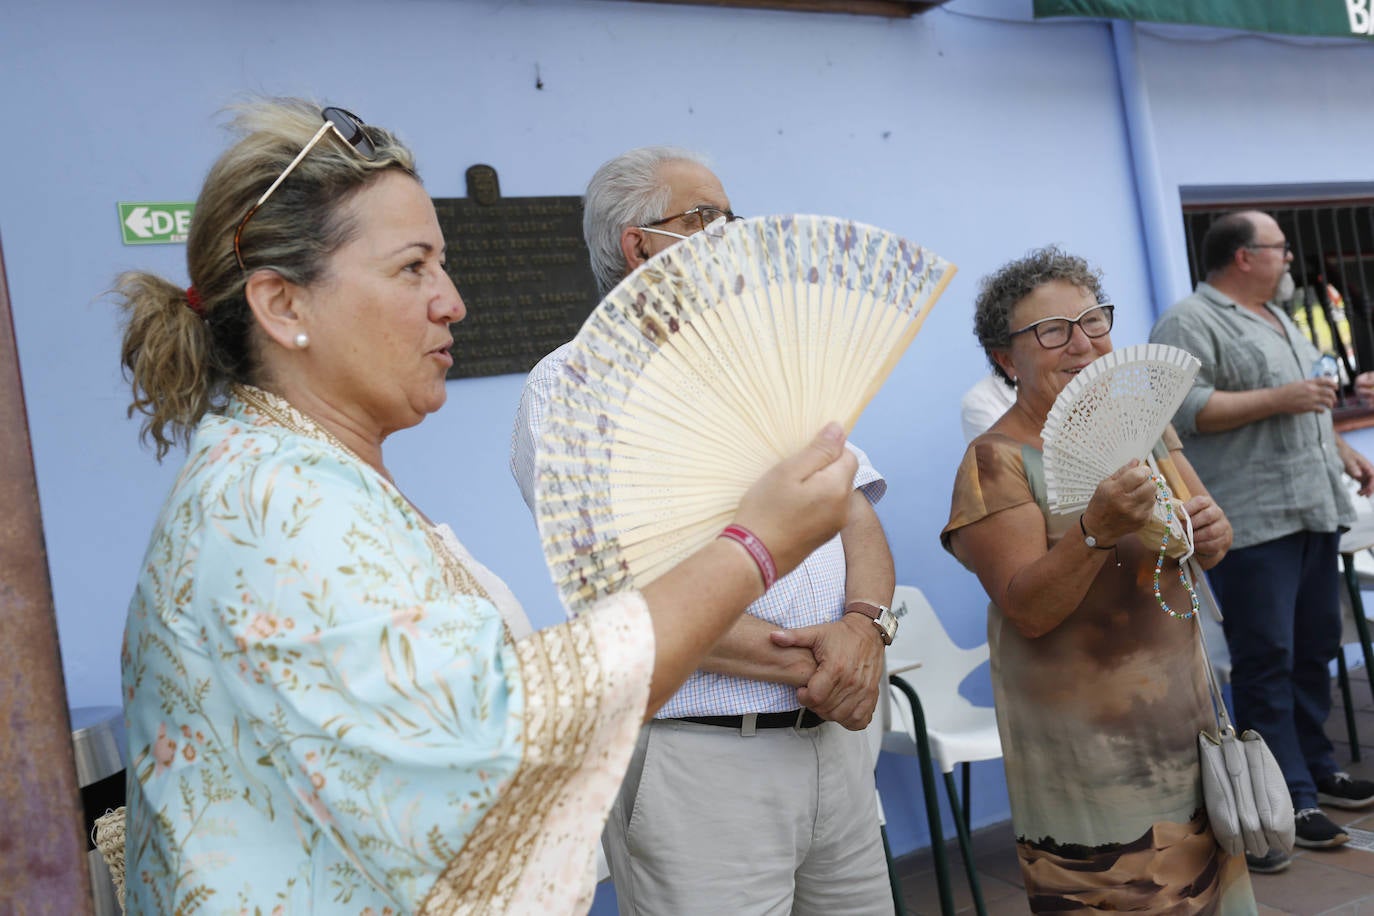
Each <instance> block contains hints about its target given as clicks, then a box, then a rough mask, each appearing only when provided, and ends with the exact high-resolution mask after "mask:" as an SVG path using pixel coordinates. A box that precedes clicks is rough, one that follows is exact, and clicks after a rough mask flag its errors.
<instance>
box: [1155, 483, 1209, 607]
mask: <svg viewBox="0 0 1374 916" xmlns="http://www.w3.org/2000/svg"><path fill="white" fill-rule="evenodd" d="M1150 479H1151V480H1152V481H1154V484H1155V502H1156V503H1159V504H1161V505H1163V507H1164V536H1163V537H1162V538H1161V539H1160V541H1159V556H1158V557H1157V558H1156V559H1155V578H1154V587H1155V588H1154V591H1155V600H1156V601H1158V602H1159V606H1160V607H1161V608H1163V610H1164V613H1166V614H1168V615H1169V616H1170V617H1172V618H1174V619H1175V620H1191V619H1192V618H1193V617H1195V616H1196V615H1197V611H1198V600H1197V592H1195V591H1193V586H1192V583H1190V582H1189V581H1188V577H1187V576H1185V575H1184V574H1183V561H1182V560H1181V559H1180V561H1179V564H1178V581H1179V582H1182V583H1183V588H1184V589H1185V590H1186V591H1187V592H1188V601H1189V604H1190V605H1191V610H1189V611H1188V612H1187V613H1186V614H1184V613H1180V612H1178V611H1176V610H1174V609H1173V608H1171V607H1169V602H1167V601H1165V600H1164V595H1163V594H1162V593H1161V592H1160V590H1159V576H1160V573H1162V572H1163V571H1164V551H1165V550H1166V549H1167V548H1168V546H1169V529H1170V526H1172V524H1173V521H1174V499H1173V496H1174V494H1173V493H1171V492H1169V485H1168V484H1166V483H1165V482H1164V478H1163V477H1162V476H1161V475H1159V474H1157V473H1155V474H1151V475H1150Z"/></svg>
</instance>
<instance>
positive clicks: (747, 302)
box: [535, 216, 955, 612]
mask: <svg viewBox="0 0 1374 916" xmlns="http://www.w3.org/2000/svg"><path fill="white" fill-rule="evenodd" d="M954 270H955V268H954V266H953V265H952V264H950V263H949V262H947V261H945V260H944V259H943V258H941V257H939V256H937V255H935V254H933V253H931V252H930V251H927V250H926V249H924V248H921V247H920V246H918V245H915V244H912V243H911V242H908V241H906V240H904V239H901V238H899V237H897V236H895V235H892V234H890V233H887V232H884V231H882V230H879V229H875V228H873V227H871V226H865V225H862V224H859V223H854V222H849V221H846V220H840V219H835V218H831V217H822V216H774V217H761V218H756V219H749V220H741V221H737V222H733V223H729V224H727V225H726V226H725V227H724V229H723V230H716V231H711V232H709V233H705V232H704V233H698V234H696V235H693V236H691V237H690V238H689V239H687V240H686V241H683V242H679V243H678V244H676V245H674V246H673V247H671V248H669V249H667V250H666V251H665V252H663V253H662V254H660V255H658V256H656V257H655V258H653V259H652V260H650V261H649V262H648V263H646V264H644V265H641V266H640V267H639V268H638V269H637V270H636V271H635V272H634V273H632V274H630V276H628V277H626V278H625V280H623V281H622V282H621V283H620V285H618V286H617V287H616V288H615V289H614V290H612V291H611V293H610V294H609V295H608V296H607V297H606V299H605V300H604V301H603V302H602V303H601V304H600V305H599V306H598V307H597V309H596V311H595V312H593V313H592V316H591V317H590V318H588V319H587V322H586V324H584V325H583V326H582V330H581V331H579V332H578V335H577V338H576V340H574V342H573V345H572V348H571V349H570V351H569V354H568V359H567V362H566V363H565V365H564V367H563V370H562V372H561V373H560V375H559V377H558V378H557V380H556V382H555V385H554V388H553V390H552V392H551V394H550V400H549V409H548V415H547V419H546V420H545V424H544V428H543V429H544V432H543V436H542V441H541V442H540V444H539V452H538V456H537V458H536V465H535V467H536V486H535V491H536V510H535V514H536V516H537V518H538V521H539V531H540V534H541V536H542V538H543V542H544V555H545V559H546V560H547V561H548V564H549V568H550V571H551V572H552V574H553V578H554V582H555V583H556V584H557V585H558V587H559V590H560V592H561V593H562V595H563V600H564V602H565V603H566V604H567V606H568V607H569V609H570V610H572V611H574V612H576V611H580V610H582V609H584V608H585V607H587V606H588V605H589V604H591V603H592V602H594V601H596V600H597V599H598V598H600V597H602V596H604V595H607V594H611V593H614V592H617V591H621V590H623V589H625V588H628V587H631V586H632V585H637V586H643V585H645V584H647V583H649V582H651V581H653V580H654V579H655V578H657V577H658V576H659V575H661V574H662V573H663V572H664V571H666V570H667V569H669V568H671V567H672V566H673V565H675V564H676V563H677V562H678V561H680V560H681V559H683V558H684V557H686V556H687V555H689V554H690V553H692V552H694V551H696V550H697V549H699V548H700V547H701V546H702V545H704V544H706V543H707V542H709V541H710V540H711V539H712V538H714V537H716V536H717V535H718V534H719V533H720V532H721V530H722V529H724V528H725V526H726V525H728V524H729V523H730V520H731V518H732V517H733V515H734V512H735V510H736V508H737V507H738V505H739V500H740V497H741V496H742V495H743V494H744V491H745V490H746V489H748V487H749V486H750V485H751V484H752V483H753V482H754V481H755V480H756V479H757V478H758V477H759V475H760V474H761V473H763V471H765V470H766V469H768V468H769V467H771V466H772V465H774V464H775V463H776V462H777V461H778V460H780V459H781V458H783V457H785V456H787V455H790V454H792V453H793V452H795V451H797V450H798V449H800V448H801V447H802V446H804V445H805V444H806V443H807V442H809V441H810V439H811V437H812V436H814V435H815V434H816V432H817V431H818V430H819V429H820V428H821V426H823V425H824V424H825V422H827V421H829V420H838V421H840V422H841V423H843V424H844V425H845V428H846V429H852V428H853V425H854V422H855V421H856V420H857V419H858V416H859V413H860V412H861V411H862V410H863V408H864V407H865V406H867V404H868V402H869V400H870V399H871V398H872V397H873V395H874V394H876V393H877V390H878V388H879V386H880V385H881V384H882V383H883V381H884V380H885V379H886V378H887V376H888V374H889V373H890V372H891V371H892V369H893V367H895V366H896V364H897V360H898V359H899V358H900V357H901V355H902V353H903V351H905V349H906V347H907V345H908V344H910V343H911V340H912V338H914V337H915V336H916V332H917V331H918V330H919V329H920V327H921V324H922V322H923V321H924V320H925V317H926V314H927V313H928V312H929V310H930V308H931V306H932V305H933V304H934V303H935V300H936V298H938V297H939V295H940V294H941V293H942V292H943V291H944V289H945V286H946V285H947V284H948V283H949V281H950V279H951V278H952V277H953V275H954Z"/></svg>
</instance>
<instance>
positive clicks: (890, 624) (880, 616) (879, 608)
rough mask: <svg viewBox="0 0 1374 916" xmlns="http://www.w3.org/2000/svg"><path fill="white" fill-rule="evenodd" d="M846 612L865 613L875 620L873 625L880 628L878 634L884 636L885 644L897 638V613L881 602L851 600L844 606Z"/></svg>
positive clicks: (887, 644) (890, 643)
mask: <svg viewBox="0 0 1374 916" xmlns="http://www.w3.org/2000/svg"><path fill="white" fill-rule="evenodd" d="M844 612H845V613H846V614H863V615H864V616H865V617H867V618H868V619H870V620H872V621H873V625H874V626H875V627H877V628H878V635H879V636H881V637H882V638H883V645H885V646H890V645H892V640H894V639H896V638H897V615H896V614H893V613H892V611H890V610H888V609H887V607H885V606H884V605H881V604H869V603H868V602H867V601H851V602H849V603H848V604H846V605H845V606H844Z"/></svg>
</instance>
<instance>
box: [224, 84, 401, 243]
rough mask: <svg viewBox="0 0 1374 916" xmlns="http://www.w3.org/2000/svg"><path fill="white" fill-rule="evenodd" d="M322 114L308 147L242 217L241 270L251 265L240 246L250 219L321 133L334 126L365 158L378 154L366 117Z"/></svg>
mask: <svg viewBox="0 0 1374 916" xmlns="http://www.w3.org/2000/svg"><path fill="white" fill-rule="evenodd" d="M320 115H321V116H322V117H323V118H324V123H323V124H321V125H320V129H319V130H317V131H315V136H313V137H311V138H310V142H309V143H307V144H305V147H304V148H302V149H301V151H300V152H299V153H297V154H296V158H295V159H292V160H291V163H290V164H289V165H288V166H287V167H286V168H284V169H282V173H281V174H280V175H278V176H277V180H276V181H274V182H272V184H271V185H269V186H268V188H267V190H266V191H263V192H262V196H261V197H259V198H258V202H257V203H255V204H253V206H252V207H250V208H249V210H248V212H247V213H245V214H244V216H243V219H241V220H240V221H239V227H238V228H237V229H235V230H234V259H235V260H236V261H238V262H239V270H246V269H247V268H245V267H244V264H243V252H242V251H240V250H239V239H241V238H242V237H243V227H245V226H247V225H248V221H249V220H250V219H252V218H253V214H255V213H257V212H258V210H259V209H260V208H261V207H262V205H263V204H264V203H266V202H267V198H269V197H271V196H272V192H273V191H275V190H277V187H278V186H279V185H280V184H281V183H282V182H283V181H285V180H286V176H287V175H290V174H291V173H292V172H293V171H295V169H296V166H298V165H300V163H301V160H302V159H304V158H305V155H306V153H308V152H310V151H311V150H312V149H314V148H315V144H317V143H319V142H320V138H321V137H323V136H324V135H325V134H327V133H329V132H330V131H331V130H332V131H334V133H335V135H337V136H338V138H339V139H340V140H342V141H343V142H345V143H347V144H348V145H349V146H350V147H352V148H353V149H354V150H355V151H356V152H357V153H358V155H359V156H362V157H363V158H364V159H371V158H372V157H373V156H375V155H377V149H376V147H374V146H373V145H372V141H371V140H369V139H368V138H367V131H365V130H363V119H362V118H360V117H358V116H357V115H355V114H354V113H353V112H351V111H347V110H345V109H343V108H326V109H324V110H322V111H321V112H320Z"/></svg>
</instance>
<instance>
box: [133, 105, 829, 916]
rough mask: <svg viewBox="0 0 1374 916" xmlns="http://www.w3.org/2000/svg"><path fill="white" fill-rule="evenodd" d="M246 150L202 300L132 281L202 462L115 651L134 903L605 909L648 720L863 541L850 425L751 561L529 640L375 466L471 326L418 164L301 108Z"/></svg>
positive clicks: (212, 200) (758, 512)
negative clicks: (739, 637)
mask: <svg viewBox="0 0 1374 916" xmlns="http://www.w3.org/2000/svg"><path fill="white" fill-rule="evenodd" d="M235 126H236V127H237V129H238V131H239V133H240V134H241V138H240V139H239V140H238V141H237V142H236V143H235V144H234V145H233V146H231V147H230V148H229V150H228V151H226V152H225V153H224V154H223V155H222V156H221V157H220V159H219V161H218V162H216V163H215V165H214V167H213V168H212V169H211V170H210V173H209V175H208V176H207V178H206V180H205V185H204V188H203V189H202V191H201V194H200V198H199V200H198V202H197V205H196V216H195V220H194V223H193V226H192V229H191V233H190V238H189V240H188V243H187V262H188V267H189V272H190V278H191V281H192V285H191V286H190V288H188V289H183V288H181V287H180V286H178V285H176V284H172V283H170V282H168V281H166V280H163V279H160V278H158V277H154V276H152V275H149V274H144V273H129V274H125V275H123V276H122V277H121V278H120V280H119V283H118V292H119V294H120V296H121V299H122V302H123V304H124V306H125V308H126V310H127V327H126V332H125V336H124V343H123V362H124V366H125V368H126V370H127V373H128V375H129V376H130V379H131V382H132V386H133V393H134V398H133V405H132V407H131V408H130V413H131V414H132V413H133V412H134V411H136V410H137V411H140V412H142V413H143V414H144V415H145V418H144V433H145V435H146V436H148V437H150V438H151V439H152V441H153V442H154V443H155V444H156V447H157V452H158V456H159V458H161V457H162V456H163V455H165V454H166V452H167V451H168V450H169V449H170V448H171V447H172V446H173V445H175V444H179V443H185V444H186V445H187V450H188V455H187V459H186V464H185V466H184V468H183V469H182V471H181V474H180V476H179V477H178V478H177V481H176V483H175V485H174V487H173V489H172V492H171V494H170V496H169V497H168V499H167V502H166V504H165V505H164V507H163V510H162V513H161V516H160V518H159V519H158V522H157V525H156V528H155V530H154V532H153V535H152V539H151V542H150V544H149V547H148V552H147V555H146V559H145V562H144V565H143V569H142V573H141V575H140V577H139V581H138V586H137V590H136V592H135V595H134V598H133V601H132V603H131V605H130V609H129V620H128V626H127V629H126V633H125V645H124V651H123V658H122V661H123V681H124V689H125V711H126V718H127V721H128V729H129V749H130V755H131V766H130V779H129V801H128V807H129V815H128V820H129V824H128V834H127V867H126V876H127V877H126V881H127V894H128V906H129V909H130V911H132V912H136V913H172V912H190V911H192V910H196V909H199V908H206V909H207V910H213V911H215V912H221V911H228V910H232V911H235V912H240V911H242V912H261V913H291V914H304V913H331V914H332V913H358V914H382V913H388V912H391V913H400V912H426V913H453V912H530V913H567V912H579V911H583V910H585V909H586V907H587V906H588V903H589V900H590V895H591V890H592V863H593V854H594V850H595V844H596V841H597V837H598V834H599V832H600V830H601V824H602V821H603V820H604V819H605V816H606V812H607V810H608V808H609V806H610V804H611V801H612V798H613V795H614V793H615V790H616V788H617V784H618V783H619V780H620V777H621V774H622V773H623V772H624V770H625V767H626V765H627V763H628V760H629V755H630V752H631V750H632V748H633V746H634V742H635V736H636V734H637V732H638V729H639V726H640V724H641V723H642V721H643V720H644V719H645V718H646V717H647V716H650V715H652V713H653V711H654V710H655V709H656V708H657V707H658V705H659V704H661V703H662V702H663V701H664V700H665V699H666V698H667V697H668V696H670V695H671V694H672V693H673V691H674V690H675V689H676V688H677V686H678V685H679V684H681V683H682V681H683V680H684V679H685V678H686V676H687V675H688V674H689V673H690V672H691V671H692V670H693V669H695V668H696V667H697V665H698V663H699V662H700V660H701V658H702V657H703V656H704V654H705V652H706V651H707V649H708V648H709V647H710V646H711V645H712V644H713V643H714V641H715V640H716V638H717V637H719V636H720V635H721V634H722V633H723V632H724V631H725V630H726V629H727V628H728V627H729V626H730V624H731V623H732V622H733V621H734V619H735V618H736V617H737V616H738V615H739V614H740V613H741V612H742V611H743V610H744V608H745V607H746V606H747V605H748V604H749V603H750V602H752V601H753V600H755V599H756V598H757V597H758V596H759V595H760V594H761V593H762V591H763V590H764V589H765V588H766V587H767V585H768V584H769V583H770V582H771V581H772V577H773V576H775V575H780V574H783V573H785V572H786V571H788V570H790V569H792V568H793V567H794V566H796V565H797V563H799V562H800V561H801V560H802V559H803V558H804V557H805V556H806V555H807V554H808V553H809V552H810V551H811V550H812V549H814V548H815V547H817V546H818V545H820V544H821V543H823V542H824V541H826V540H827V539H829V538H830V537H831V536H833V535H834V534H835V532H836V531H837V530H838V529H839V528H840V526H841V525H842V524H843V522H844V513H845V508H844V507H845V506H846V504H847V501H848V496H849V490H850V481H851V479H852V475H853V473H854V459H853V458H852V457H848V456H847V454H846V450H845V449H844V447H843V438H844V437H843V433H842V432H841V430H840V429H839V427H838V426H836V425H834V424H831V425H830V426H827V427H826V429H825V430H823V431H821V432H820V433H819V434H818V435H817V437H816V439H815V440H813V442H812V444H811V445H810V446H809V447H808V448H807V449H805V450H803V451H802V452H801V453H799V454H797V455H795V456H793V457H792V458H790V459H788V460H787V461H784V462H782V463H781V464H779V465H778V466H777V467H775V468H774V469H773V470H771V471H770V472H769V473H767V474H766V475H764V477H762V478H761V479H760V480H759V481H758V482H757V483H756V484H755V485H754V487H753V488H752V489H750V490H749V492H748V493H747V494H746V495H745V497H744V499H743V500H742V502H741V504H740V507H739V510H738V513H737V515H736V519H735V521H736V524H737V525H738V526H739V528H740V529H741V530H743V531H747V532H752V534H753V535H754V536H755V537H754V538H753V539H748V538H745V539H746V540H751V543H750V545H749V547H748V548H746V547H745V546H744V545H743V544H742V543H736V542H734V541H732V540H729V539H726V538H722V539H718V540H716V541H714V542H713V543H712V544H710V545H708V546H707V547H705V548H703V549H702V550H701V551H700V552H698V553H697V554H695V555H694V556H692V557H690V558H688V559H687V560H685V561H684V562H683V563H681V564H680V565H679V566H678V567H676V568H675V569H673V570H672V571H670V572H669V573H668V574H666V575H664V576H663V577H662V578H660V579H658V580H656V581H654V582H653V583H651V584H650V585H648V586H646V587H645V588H644V589H643V590H642V591H641V592H638V593H624V594H621V595H617V596H615V597H614V598H612V599H609V600H607V601H606V602H604V603H603V605H601V606H599V607H598V608H596V609H594V610H593V611H592V612H590V613H587V614H585V615H583V616H582V617H580V618H579V619H577V620H575V621H572V622H570V623H567V624H564V625H561V626H557V627H552V628H550V629H547V630H543V631H540V632H538V633H533V634H529V633H525V632H523V631H522V628H521V625H520V621H521V620H522V619H523V618H522V615H521V614H520V612H519V609H518V605H516V604H515V601H514V599H513V598H512V596H511V594H510V591H509V590H508V589H507V588H506V587H505V586H504V585H503V584H502V583H501V582H500V581H499V580H498V579H497V578H496V577H495V576H493V575H492V574H491V573H490V572H488V571H487V570H486V569H484V568H483V567H482V566H481V565H480V564H478V563H477V562H476V561H475V560H474V559H473V558H472V557H471V555H470V554H469V553H468V552H467V551H466V549H465V548H464V547H463V546H462V545H461V544H460V543H458V541H457V539H456V538H455V537H454V536H453V533H452V532H451V531H450V530H449V529H448V528H447V527H446V526H442V525H435V524H433V523H432V522H430V521H429V520H428V519H427V518H426V517H425V516H424V515H423V514H422V513H421V512H420V511H419V510H418V509H417V508H416V507H415V506H414V505H412V504H411V503H410V502H409V500H407V498H406V497H405V495H404V494H403V493H402V492H401V490H400V489H398V487H397V486H396V484H395V482H394V481H393V480H392V479H391V475H390V474H389V473H388V472H387V469H386V465H385V464H384V462H383V460H382V443H383V441H384V440H385V439H386V437H387V436H388V435H390V434H391V433H393V432H395V431H396V430H399V429H404V428H407V427H410V426H414V425H415V424H417V423H419V422H420V421H421V420H423V419H424V417H425V416H426V415H428V414H429V413H432V412H433V411H435V410H438V409H439V407H441V406H442V405H443V403H444V400H445V398H446V396H447V391H446V387H445V372H446V370H447V369H448V368H449V366H450V365H451V364H452V356H451V355H450V353H449V349H450V347H451V345H452V337H451V335H450V332H449V326H450V325H451V324H452V323H454V322H457V321H460V320H462V318H463V316H464V314H465V309H464V305H463V301H462V299H461V298H460V297H459V296H458V293H457V290H456V289H455V288H454V286H453V283H452V281H451V280H450V279H449V277H448V274H447V273H446V272H445V268H444V245H445V239H444V238H443V236H442V234H441V231H440V228H439V224H438V221H437V219H436V217H435V213H434V207H433V205H432V204H431V202H430V199H429V197H428V195H427V194H426V192H425V190H424V188H423V187H422V186H421V184H420V182H419V179H418V177H417V174H416V171H415V166H414V161H413V159H412V156H411V154H410V152H409V151H408V150H407V149H406V148H405V147H404V146H402V145H401V144H400V143H399V142H398V141H397V140H396V138H395V137H394V136H392V135H391V134H390V133H388V132H387V131H385V130H382V129H380V128H377V127H374V126H370V125H366V124H364V123H363V122H362V121H361V120H360V119H358V118H357V117H356V116H354V115H352V114H350V113H349V112H347V111H344V110H343V109H339V108H324V109H320V108H319V107H317V106H315V105H312V104H309V103H306V102H302V101H298V100H278V101H272V102H265V103H261V104H257V105H254V106H251V107H248V108H246V109H244V110H243V111H242V112H241V113H240V114H239V116H238V118H237V121H236V124H235ZM474 530H480V528H477V527H475V526H474ZM508 621H510V623H508Z"/></svg>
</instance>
